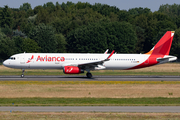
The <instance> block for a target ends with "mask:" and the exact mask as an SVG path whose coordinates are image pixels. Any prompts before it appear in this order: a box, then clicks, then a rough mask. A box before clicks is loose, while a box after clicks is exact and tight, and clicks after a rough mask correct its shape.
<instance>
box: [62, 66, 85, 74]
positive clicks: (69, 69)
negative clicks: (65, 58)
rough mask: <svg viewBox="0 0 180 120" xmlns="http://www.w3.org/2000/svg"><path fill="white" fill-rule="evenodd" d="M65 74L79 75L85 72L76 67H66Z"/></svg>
mask: <svg viewBox="0 0 180 120" xmlns="http://www.w3.org/2000/svg"><path fill="white" fill-rule="evenodd" d="M63 72H64V73H65V74H79V73H84V70H81V69H80V68H78V67H76V66H64V69H63Z"/></svg>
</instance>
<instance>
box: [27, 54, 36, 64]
mask: <svg viewBox="0 0 180 120" xmlns="http://www.w3.org/2000/svg"><path fill="white" fill-rule="evenodd" d="M33 58H34V55H32V57H31V59H30V60H28V61H27V62H26V63H29V62H31V60H32V59H33Z"/></svg>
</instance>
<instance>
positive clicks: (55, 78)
mask: <svg viewBox="0 0 180 120" xmlns="http://www.w3.org/2000/svg"><path fill="white" fill-rule="evenodd" d="M12 80H13V81H19V80H22V81H23V80H25V81H93V80H94V81H180V76H93V78H87V77H86V76H78V75H76V76H75V75H72V76H64V75H63V76H25V77H24V78H21V77H20V76H0V81H12Z"/></svg>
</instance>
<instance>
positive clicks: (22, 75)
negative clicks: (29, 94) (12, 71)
mask: <svg viewBox="0 0 180 120" xmlns="http://www.w3.org/2000/svg"><path fill="white" fill-rule="evenodd" d="M24 72H25V69H23V70H22V74H21V78H23V77H24Z"/></svg>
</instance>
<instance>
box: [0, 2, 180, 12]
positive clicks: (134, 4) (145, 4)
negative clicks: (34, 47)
mask: <svg viewBox="0 0 180 120" xmlns="http://www.w3.org/2000/svg"><path fill="white" fill-rule="evenodd" d="M67 1H71V2H73V3H77V2H78V1H80V2H88V3H90V4H95V3H101V4H108V5H110V6H116V7H118V8H119V9H120V10H129V9H130V8H135V7H143V8H145V7H147V8H149V9H151V11H152V12H154V11H157V10H158V9H159V7H160V5H162V4H170V5H172V4H174V3H176V4H180V0H1V4H0V7H4V6H5V5H8V6H9V7H10V8H19V7H20V5H22V4H23V3H26V2H28V3H30V4H31V7H32V8H34V7H35V6H37V5H43V4H44V3H47V2H53V3H54V4H55V3H56V2H59V4H61V3H62V2H65V3H66V2H67Z"/></svg>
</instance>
